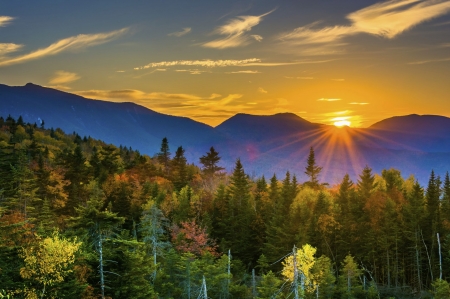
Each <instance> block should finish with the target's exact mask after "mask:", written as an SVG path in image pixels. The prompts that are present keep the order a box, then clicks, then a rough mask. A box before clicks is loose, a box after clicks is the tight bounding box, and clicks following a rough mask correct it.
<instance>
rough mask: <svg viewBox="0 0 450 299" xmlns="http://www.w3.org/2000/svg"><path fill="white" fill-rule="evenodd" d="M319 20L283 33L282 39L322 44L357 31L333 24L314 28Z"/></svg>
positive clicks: (299, 42)
mask: <svg viewBox="0 0 450 299" xmlns="http://www.w3.org/2000/svg"><path fill="white" fill-rule="evenodd" d="M318 24H319V22H314V23H312V24H309V25H306V26H304V27H299V28H296V29H294V30H293V31H292V32H289V33H286V34H284V35H282V36H281V37H280V38H281V39H282V40H290V41H292V43H293V44H302V45H304V44H320V43H323V44H325V43H332V42H335V41H337V40H340V39H342V38H343V37H345V36H348V35H350V34H354V33H356V31H355V29H354V28H352V27H349V26H333V27H324V28H320V29H316V28H314V27H315V26H316V25H318Z"/></svg>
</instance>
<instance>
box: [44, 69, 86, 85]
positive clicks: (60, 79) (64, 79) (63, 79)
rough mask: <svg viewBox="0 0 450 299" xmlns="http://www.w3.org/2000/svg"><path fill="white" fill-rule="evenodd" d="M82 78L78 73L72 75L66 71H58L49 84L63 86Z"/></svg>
mask: <svg viewBox="0 0 450 299" xmlns="http://www.w3.org/2000/svg"><path fill="white" fill-rule="evenodd" d="M80 78H81V77H80V76H78V75H77V74H76V73H70V72H66V71H57V72H56V73H55V76H53V78H52V79H50V81H49V82H48V83H49V84H51V85H63V84H67V83H70V82H74V81H77V80H79V79H80Z"/></svg>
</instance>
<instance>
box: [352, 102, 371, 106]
mask: <svg viewBox="0 0 450 299" xmlns="http://www.w3.org/2000/svg"><path fill="white" fill-rule="evenodd" d="M349 104H350V105H369V103H365V102H351V103H349Z"/></svg>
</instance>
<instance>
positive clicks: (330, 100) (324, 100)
mask: <svg viewBox="0 0 450 299" xmlns="http://www.w3.org/2000/svg"><path fill="white" fill-rule="evenodd" d="M340 100H341V99H326V98H321V99H318V100H317V101H318V102H336V101H340Z"/></svg>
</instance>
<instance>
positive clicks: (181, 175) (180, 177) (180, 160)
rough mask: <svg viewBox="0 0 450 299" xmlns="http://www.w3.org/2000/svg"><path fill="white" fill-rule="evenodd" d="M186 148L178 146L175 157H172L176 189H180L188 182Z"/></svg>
mask: <svg viewBox="0 0 450 299" xmlns="http://www.w3.org/2000/svg"><path fill="white" fill-rule="evenodd" d="M186 163H187V162H186V157H185V156H184V149H183V147H182V146H179V147H178V148H177V151H176V152H175V157H173V159H172V177H173V184H174V186H175V190H177V191H179V190H181V188H183V187H184V186H186V184H187V165H186Z"/></svg>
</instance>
